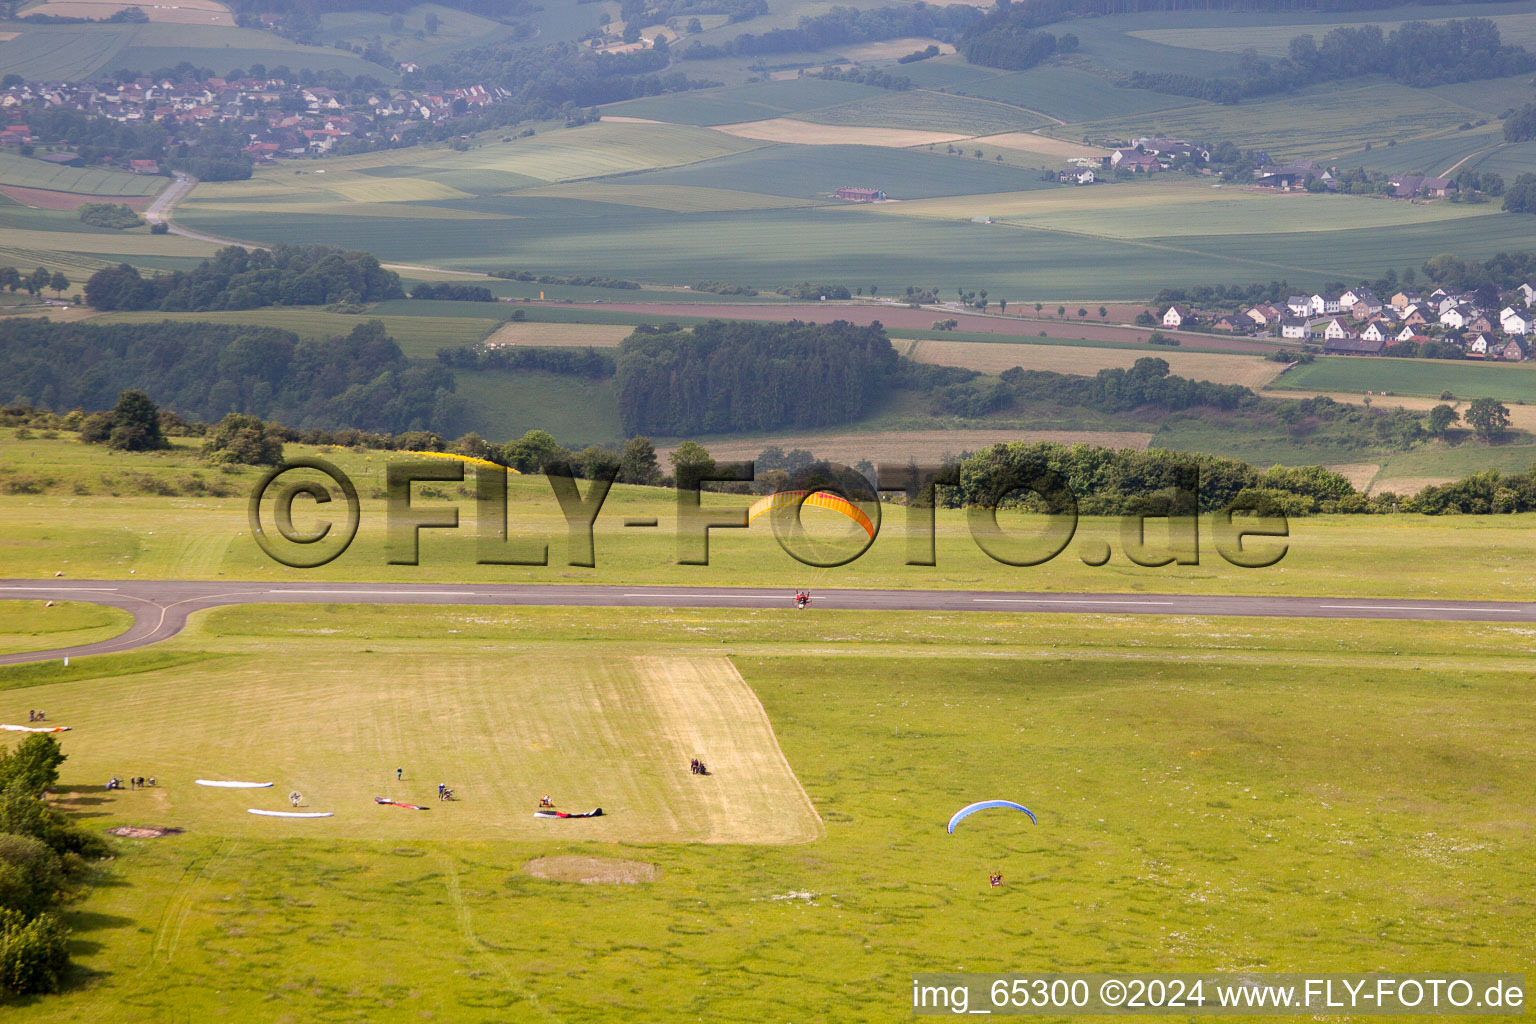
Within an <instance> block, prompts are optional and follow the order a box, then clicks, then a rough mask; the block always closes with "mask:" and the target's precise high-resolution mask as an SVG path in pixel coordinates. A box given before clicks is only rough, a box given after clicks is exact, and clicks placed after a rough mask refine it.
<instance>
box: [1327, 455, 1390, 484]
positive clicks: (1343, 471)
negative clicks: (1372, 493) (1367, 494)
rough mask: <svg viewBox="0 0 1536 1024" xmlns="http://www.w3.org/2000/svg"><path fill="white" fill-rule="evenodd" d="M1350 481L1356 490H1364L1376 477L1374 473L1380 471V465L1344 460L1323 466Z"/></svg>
mask: <svg viewBox="0 0 1536 1024" xmlns="http://www.w3.org/2000/svg"><path fill="white" fill-rule="evenodd" d="M1323 468H1324V469H1328V470H1331V471H1333V472H1335V473H1337V474H1339V475H1340V476H1342V477H1343V478H1344V479H1346V480H1348V481H1349V482H1350V485H1351V486H1353V487H1354V489H1355V490H1357V491H1365V490H1366V489H1367V488H1369V487H1370V486H1371V481H1372V480H1374V479H1376V474H1377V473H1379V472H1381V467H1380V466H1378V465H1376V464H1375V463H1372V462H1346V463H1343V464H1342V465H1338V466H1324V467H1323Z"/></svg>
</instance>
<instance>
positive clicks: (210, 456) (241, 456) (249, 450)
mask: <svg viewBox="0 0 1536 1024" xmlns="http://www.w3.org/2000/svg"><path fill="white" fill-rule="evenodd" d="M202 454H203V458H205V459H207V460H208V461H209V462H215V463H238V464H240V465H246V466H263V465H266V466H275V465H277V464H278V463H279V462H282V461H283V442H282V440H281V439H280V438H279V437H278V435H277V431H276V430H275V429H274V428H273V427H271V426H269V425H268V424H266V423H263V422H262V421H261V420H259V419H257V418H256V417H255V416H246V415H243V414H242V413H237V412H232V413H230V414H229V415H228V416H225V417H224V418H223V419H222V420H220V421H219V425H218V426H217V427H215V428H214V429H213V432H212V433H211V434H209V435H208V440H206V441H204V442H203V449H202Z"/></svg>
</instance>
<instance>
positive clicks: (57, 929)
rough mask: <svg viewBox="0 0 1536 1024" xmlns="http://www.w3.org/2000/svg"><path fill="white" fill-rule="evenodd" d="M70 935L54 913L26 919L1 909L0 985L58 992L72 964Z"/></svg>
mask: <svg viewBox="0 0 1536 1024" xmlns="http://www.w3.org/2000/svg"><path fill="white" fill-rule="evenodd" d="M68 935H69V933H68V932H67V931H66V930H65V928H64V926H63V925H61V924H59V922H58V920H57V919H55V918H54V917H53V916H52V915H51V914H41V915H39V916H38V917H36V918H34V919H32V920H31V921H27V920H25V919H24V918H23V917H22V916H21V915H20V914H17V913H15V912H10V913H7V912H5V911H0V989H5V990H7V991H10V992H14V993H16V994H18V995H26V994H31V993H44V992H57V991H58V990H59V989H60V987H62V985H63V981H64V971H65V969H66V968H67V967H68V966H69V951H68V949H67V947H66V942H67V940H68Z"/></svg>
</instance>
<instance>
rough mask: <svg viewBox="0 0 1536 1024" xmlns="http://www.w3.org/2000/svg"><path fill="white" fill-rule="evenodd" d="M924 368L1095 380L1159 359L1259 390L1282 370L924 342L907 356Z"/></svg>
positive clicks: (1189, 355)
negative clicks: (1067, 375) (1050, 374)
mask: <svg viewBox="0 0 1536 1024" xmlns="http://www.w3.org/2000/svg"><path fill="white" fill-rule="evenodd" d="M907 356H908V358H911V359H915V360H916V361H918V362H920V363H937V364H938V365H940V366H963V367H965V368H966V369H970V370H980V371H981V372H982V373H1002V372H1003V371H1004V370H1008V369H1012V368H1013V367H1015V366H1022V367H1023V368H1024V369H1026V370H1050V371H1052V372H1054V373H1074V374H1079V375H1082V376H1085V377H1091V376H1093V375H1094V374H1096V373H1098V372H1099V371H1100V370H1108V369H1114V368H1124V369H1128V368H1129V367H1130V366H1131V364H1133V363H1135V362H1136V360H1138V359H1144V358H1147V357H1148V356H1153V357H1156V358H1158V359H1162V360H1165V361H1166V362H1167V363H1168V369H1169V372H1170V373H1172V374H1173V375H1175V376H1178V377H1188V378H1190V379H1191V380H1208V381H1212V382H1214V383H1217V384H1241V385H1243V386H1244V387H1249V388H1259V387H1263V386H1264V385H1265V384H1267V383H1268V382H1269V381H1271V380H1273V379H1274V377H1275V375H1276V374H1278V373H1279V372H1280V369H1281V364H1279V363H1272V362H1269V361H1268V360H1267V359H1263V358H1261V357H1259V356H1240V355H1214V354H1209V353H1196V352H1179V351H1177V350H1175V351H1172V352H1166V351H1163V350H1162V349H1160V348H1152V347H1147V348H1142V349H1123V348H1095V347H1088V346H1082V347H1076V346H1070V345H1031V344H1028V343H1022V344H1013V345H1010V344H996V343H991V342H976V341H938V340H924V341H919V342H917V343H916V345H915V346H914V347H913V349H912V350H911V351H910V352H908V353H907Z"/></svg>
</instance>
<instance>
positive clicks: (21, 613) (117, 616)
mask: <svg viewBox="0 0 1536 1024" xmlns="http://www.w3.org/2000/svg"><path fill="white" fill-rule="evenodd" d="M132 620H133V617H132V616H130V615H129V614H128V613H127V612H125V611H122V610H120V609H117V608H108V607H106V606H105V605H99V604H85V603H82V602H72V601H62V602H56V603H54V605H53V606H52V607H47V605H46V603H45V602H43V601H0V654H11V653H13V652H16V651H41V650H51V649H53V648H56V647H74V646H76V645H77V644H90V643H95V642H96V641H98V640H108V639H110V638H112V637H114V636H117V635H118V634H119V633H121V632H122V631H123V630H125V629H127V628H128V625H129V623H131V622H132ZM7 721H8V719H7Z"/></svg>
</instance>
